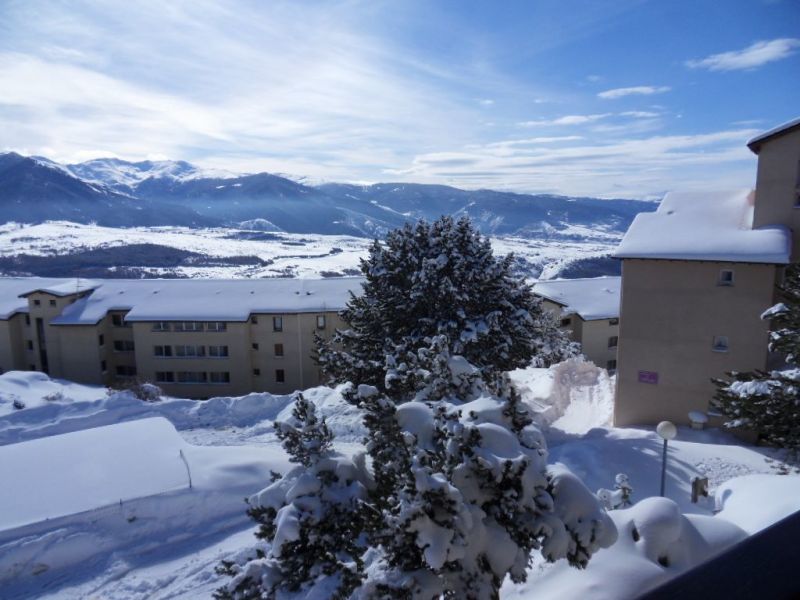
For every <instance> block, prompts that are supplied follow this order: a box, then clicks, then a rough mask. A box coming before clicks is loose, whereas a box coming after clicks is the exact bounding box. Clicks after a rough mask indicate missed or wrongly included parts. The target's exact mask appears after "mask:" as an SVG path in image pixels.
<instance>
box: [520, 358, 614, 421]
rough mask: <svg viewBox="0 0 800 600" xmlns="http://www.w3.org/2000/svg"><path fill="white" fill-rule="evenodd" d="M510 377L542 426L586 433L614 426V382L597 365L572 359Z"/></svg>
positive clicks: (526, 370)
mask: <svg viewBox="0 0 800 600" xmlns="http://www.w3.org/2000/svg"><path fill="white" fill-rule="evenodd" d="M510 376H511V380H512V381H513V382H514V385H515V386H516V387H517V389H518V390H519V392H520V394H521V395H522V399H523V400H524V402H525V403H526V404H527V405H528V406H529V407H530V408H531V409H532V410H533V411H534V413H535V420H536V423H537V424H538V425H539V426H540V427H544V428H553V429H558V430H560V431H563V432H566V433H585V432H587V431H589V430H590V429H592V428H593V427H608V426H611V421H612V416H613V413H614V381H615V380H614V378H613V377H609V375H608V372H607V371H606V370H605V369H601V368H600V367H597V366H595V365H594V363H591V362H589V361H586V360H584V359H582V358H572V359H570V360H567V361H564V362H562V363H559V364H557V365H554V366H552V367H550V368H549V369H536V368H527V369H517V370H516V371H512V372H511V373H510Z"/></svg>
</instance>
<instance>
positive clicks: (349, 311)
mask: <svg viewBox="0 0 800 600" xmlns="http://www.w3.org/2000/svg"><path fill="white" fill-rule="evenodd" d="M513 260H514V259H513V256H512V255H508V256H506V257H504V258H496V257H495V256H494V254H493V252H492V248H491V243H490V241H489V239H488V238H484V237H482V236H481V235H480V233H479V232H478V231H477V230H475V229H474V228H473V226H472V224H471V222H470V220H469V219H468V218H466V217H464V218H462V219H460V220H458V221H454V220H453V219H452V217H447V216H446V217H442V218H440V219H438V220H437V221H434V222H433V223H427V222H425V221H420V222H418V223H416V224H415V225H411V224H406V225H405V226H404V227H402V228H401V229H398V230H395V231H393V232H391V233H389V234H388V235H387V237H386V240H385V241H384V242H383V243H380V242H378V241H376V242H375V243H374V244H373V245H372V247H371V248H370V251H369V256H368V257H367V259H365V260H362V263H361V271H362V273H363V274H364V277H365V283H364V286H363V288H364V289H363V293H362V294H360V295H354V296H352V297H351V299H350V301H349V302H348V305H347V308H346V309H345V310H344V311H343V313H342V317H343V318H344V320H345V321H346V322H347V323H348V324H349V328H348V329H346V330H343V331H338V332H337V333H336V335H335V336H334V337H333V339H332V340H331V341H329V342H326V341H324V340H321V339H318V341H317V344H318V362H319V364H320V366H321V368H322V370H323V372H324V373H325V374H326V375H327V376H328V377H329V379H330V380H331V381H333V382H344V381H353V382H358V383H363V384H369V385H373V386H375V387H377V388H378V389H379V390H381V391H382V392H384V393H386V394H388V395H389V396H390V397H392V398H395V399H399V398H403V397H404V396H406V395H407V394H408V392H409V386H412V387H415V386H424V385H426V383H425V381H424V380H425V373H424V371H426V370H428V369H427V366H428V358H429V357H428V356H426V355H425V354H426V352H427V353H428V354H429V355H431V352H432V355H436V354H437V352H436V350H435V349H434V350H433V351H432V350H431V346H432V345H437V347H441V346H442V345H446V347H447V349H448V352H449V353H450V354H451V355H454V356H456V355H457V356H461V357H463V358H464V359H465V360H466V361H467V362H468V363H469V364H471V365H473V366H474V367H476V368H477V370H478V375H479V376H480V378H481V379H483V380H484V382H486V384H487V385H489V386H491V387H492V389H498V386H500V385H502V376H501V374H502V373H504V372H507V371H511V370H513V369H516V368H520V367H526V366H528V365H530V364H531V362H532V361H535V362H536V364H537V366H548V365H550V364H552V363H554V362H559V361H561V360H564V359H566V358H569V357H571V356H574V355H576V354H577V353H578V349H577V347H576V345H575V344H571V343H570V342H569V340H568V338H567V337H566V334H565V333H563V332H561V331H559V329H558V326H557V324H556V323H555V321H554V319H553V318H552V316H550V315H549V313H546V312H544V311H543V310H542V306H541V301H540V299H538V298H537V297H536V296H534V295H533V294H532V292H531V288H530V286H528V285H527V284H526V283H525V282H524V281H522V280H520V279H518V278H516V277H514V276H513V275H512V272H511V267H512V264H513ZM387 360H388V361H389V362H388V364H387ZM387 370H388V371H389V378H388V379H387Z"/></svg>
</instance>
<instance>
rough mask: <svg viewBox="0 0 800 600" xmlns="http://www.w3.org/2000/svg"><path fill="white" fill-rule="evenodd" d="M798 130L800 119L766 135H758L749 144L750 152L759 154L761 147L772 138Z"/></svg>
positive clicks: (766, 132) (775, 128) (784, 124)
mask: <svg viewBox="0 0 800 600" xmlns="http://www.w3.org/2000/svg"><path fill="white" fill-rule="evenodd" d="M798 128H800V117H797V118H796V119H792V120H791V121H787V122H785V123H782V124H781V125H778V126H777V127H773V128H772V129H770V130H768V131H765V132H764V133H760V134H758V135H757V136H756V137H754V138H752V139H751V140H750V141H748V142H747V147H748V148H750V150H751V151H752V152H753V153H754V154H758V152H759V150H761V145H762V144H763V143H764V142H766V141H768V140H771V139H772V138H774V137H777V136H779V135H784V134H787V133H789V132H790V131H794V130H795V129H798Z"/></svg>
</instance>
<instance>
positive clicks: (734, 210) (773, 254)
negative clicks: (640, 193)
mask: <svg viewBox="0 0 800 600" xmlns="http://www.w3.org/2000/svg"><path fill="white" fill-rule="evenodd" d="M752 226H753V194H752V192H750V191H749V190H738V191H718V192H670V193H669V194H667V195H666V196H665V197H664V199H663V200H662V201H661V204H660V205H659V207H658V210H656V212H654V213H640V214H638V215H636V217H635V218H634V220H633V223H631V226H630V227H629V228H628V232H627V233H626V234H625V237H623V238H622V242H620V245H619V246H618V247H617V250H616V252H615V253H614V256H615V257H617V258H660V259H673V260H713V261H723V262H747V263H775V264H786V263H788V262H789V256H790V254H791V243H792V242H791V240H792V236H791V233H790V232H789V230H788V229H787V228H786V227H784V226H782V225H774V226H768V227H760V228H758V229H753V228H752Z"/></svg>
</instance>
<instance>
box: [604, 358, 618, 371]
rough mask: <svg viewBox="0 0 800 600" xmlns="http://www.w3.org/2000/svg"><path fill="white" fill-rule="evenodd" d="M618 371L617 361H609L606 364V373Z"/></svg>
mask: <svg viewBox="0 0 800 600" xmlns="http://www.w3.org/2000/svg"><path fill="white" fill-rule="evenodd" d="M616 370H617V361H615V360H609V361H608V362H607V363H606V371H608V372H609V373H610V372H612V371H616Z"/></svg>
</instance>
